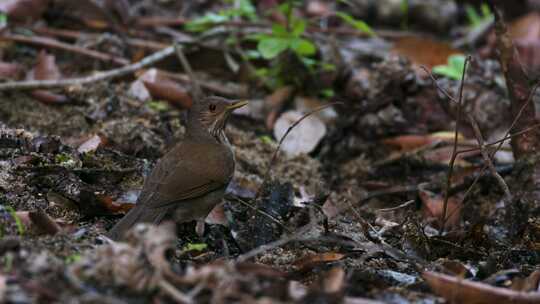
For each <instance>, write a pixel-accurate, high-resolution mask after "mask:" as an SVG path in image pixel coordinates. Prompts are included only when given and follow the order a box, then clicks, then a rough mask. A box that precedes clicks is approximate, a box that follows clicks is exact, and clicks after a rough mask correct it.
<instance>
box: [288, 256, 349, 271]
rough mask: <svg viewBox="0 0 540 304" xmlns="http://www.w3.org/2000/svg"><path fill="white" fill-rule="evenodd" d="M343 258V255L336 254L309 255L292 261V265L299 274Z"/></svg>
mask: <svg viewBox="0 0 540 304" xmlns="http://www.w3.org/2000/svg"><path fill="white" fill-rule="evenodd" d="M344 257H345V255H344V254H342V253H337V252H325V253H316V254H309V255H307V256H305V257H302V258H300V259H298V260H296V261H294V262H293V265H294V266H295V267H296V268H297V269H298V271H299V272H305V271H309V270H311V269H312V268H313V267H315V266H317V265H320V264H324V263H329V262H336V261H339V260H341V259H343V258H344Z"/></svg>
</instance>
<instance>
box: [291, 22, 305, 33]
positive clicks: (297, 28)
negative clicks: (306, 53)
mask: <svg viewBox="0 0 540 304" xmlns="http://www.w3.org/2000/svg"><path fill="white" fill-rule="evenodd" d="M305 30H306V22H305V21H304V20H302V19H295V20H294V21H293V25H292V36H294V37H300V36H301V35H302V34H303V33H304V31H305Z"/></svg>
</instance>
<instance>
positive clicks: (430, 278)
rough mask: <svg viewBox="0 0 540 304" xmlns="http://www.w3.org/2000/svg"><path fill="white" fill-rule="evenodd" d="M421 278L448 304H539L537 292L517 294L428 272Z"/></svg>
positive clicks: (508, 290) (539, 295)
mask: <svg viewBox="0 0 540 304" xmlns="http://www.w3.org/2000/svg"><path fill="white" fill-rule="evenodd" d="M422 277H423V278H424V279H425V280H426V282H427V283H428V284H429V286H430V287H431V289H432V290H433V292H435V293H436V294H438V295H441V296H442V297H444V298H445V299H446V300H447V301H448V302H449V303H456V304H457V303H471V304H472V303H474V304H494V303H512V304H533V303H540V293H539V292H518V291H513V290H510V289H506V288H499V287H493V286H490V285H487V284H484V283H479V282H471V281H467V280H463V279H460V278H456V277H452V276H448V275H444V274H440V273H435V272H430V271H425V272H424V273H422Z"/></svg>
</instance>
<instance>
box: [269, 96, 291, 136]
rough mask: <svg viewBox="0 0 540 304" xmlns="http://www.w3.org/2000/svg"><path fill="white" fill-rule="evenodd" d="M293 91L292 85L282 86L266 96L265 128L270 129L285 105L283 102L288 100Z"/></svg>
mask: <svg viewBox="0 0 540 304" xmlns="http://www.w3.org/2000/svg"><path fill="white" fill-rule="evenodd" d="M293 93H294V88H293V87H292V86H284V87H281V88H278V89H276V90H275V91H274V92H273V93H272V94H270V95H268V96H266V98H265V99H264V101H265V105H264V107H265V111H266V112H267V113H268V115H267V117H266V128H267V129H268V130H272V129H273V128H274V124H275V122H276V120H277V118H278V114H279V112H280V111H281V109H282V108H283V106H284V105H285V102H287V100H289V99H290V98H291V97H292V95H293Z"/></svg>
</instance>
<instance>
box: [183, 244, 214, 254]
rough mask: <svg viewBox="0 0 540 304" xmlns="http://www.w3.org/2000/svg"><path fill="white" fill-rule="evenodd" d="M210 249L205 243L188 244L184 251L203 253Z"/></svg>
mask: <svg viewBox="0 0 540 304" xmlns="http://www.w3.org/2000/svg"><path fill="white" fill-rule="evenodd" d="M207 247H208V245H206V244H205V243H188V244H187V245H186V246H185V247H184V248H183V249H182V251H183V252H189V251H203V250H205V249H206V248H207Z"/></svg>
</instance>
